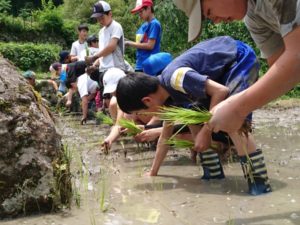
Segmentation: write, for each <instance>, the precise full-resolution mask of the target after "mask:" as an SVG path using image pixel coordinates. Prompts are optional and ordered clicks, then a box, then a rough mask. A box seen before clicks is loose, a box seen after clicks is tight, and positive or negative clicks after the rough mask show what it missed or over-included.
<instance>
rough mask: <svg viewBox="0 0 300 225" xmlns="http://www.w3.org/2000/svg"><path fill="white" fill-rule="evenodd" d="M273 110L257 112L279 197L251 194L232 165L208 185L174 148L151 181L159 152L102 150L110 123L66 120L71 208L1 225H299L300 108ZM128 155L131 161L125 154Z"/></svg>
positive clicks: (258, 133) (62, 122) (127, 146)
mask: <svg viewBox="0 0 300 225" xmlns="http://www.w3.org/2000/svg"><path fill="white" fill-rule="evenodd" d="M284 104H286V103H283V104H280V107H278V106H276V104H275V105H273V106H272V107H269V108H267V109H262V110H258V111H256V112H255V114H254V121H255V124H254V125H255V130H254V134H255V137H256V140H257V144H258V146H259V147H260V148H262V149H263V151H264V156H265V160H266V164H267V168H268V173H269V177H270V179H271V184H272V188H273V192H272V193H270V194H266V195H262V196H256V197H254V196H249V195H248V194H247V193H246V191H247V185H246V181H245V180H244V178H243V173H242V169H241V167H240V165H239V163H225V164H224V169H225V174H226V179H224V180H219V181H209V182H207V181H203V180H201V179H200V177H201V175H202V171H201V170H200V167H199V165H195V164H193V163H192V162H191V160H190V159H189V152H188V150H172V151H170V152H169V154H168V157H167V159H166V160H165V162H164V164H163V166H162V167H161V169H160V172H159V176H157V177H145V176H144V174H145V171H146V170H147V169H149V167H150V165H151V162H152V159H153V156H154V151H153V150H150V149H148V148H146V147H144V148H137V145H136V144H135V143H133V142H130V141H128V139H126V138H125V139H123V141H122V143H120V142H119V143H118V144H114V146H113V149H112V150H111V151H110V154H109V155H105V154H103V152H101V151H100V147H99V145H100V143H101V141H102V140H103V138H104V137H105V135H106V134H107V133H108V127H107V126H106V125H96V124H95V123H94V121H89V122H88V124H87V125H84V126H81V125H79V117H71V116H67V117H62V118H60V119H59V130H60V132H61V134H62V136H63V140H64V144H65V145H67V146H68V148H69V150H70V151H71V152H72V167H71V168H72V174H73V192H74V197H73V205H72V208H71V210H69V209H63V210H62V212H59V213H56V214H50V215H49V214H48V215H37V216H31V217H23V218H18V219H14V220H8V221H2V222H1V224H3V225H14V224H31V225H34V224H36V225H40V224H45V225H88V224H91V225H95V224H105V225H110V224H113V225H119V224H120V225H121V224H122V225H123V224H163V225H169V224H170V225H171V224H172V225H173V224H183V225H185V224H200V225H213V224H229V225H242V224H245V225H285V224H291V225H299V224H300V173H299V171H300V138H299V137H300V117H299V114H300V107H298V106H299V104H296V105H295V104H290V103H288V104H286V105H284ZM123 147H124V148H123ZM124 150H127V151H128V153H127V157H126V158H125V156H124Z"/></svg>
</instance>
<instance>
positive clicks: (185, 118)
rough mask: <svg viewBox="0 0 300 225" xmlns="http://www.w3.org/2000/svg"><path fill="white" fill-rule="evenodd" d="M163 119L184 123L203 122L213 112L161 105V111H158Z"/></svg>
mask: <svg viewBox="0 0 300 225" xmlns="http://www.w3.org/2000/svg"><path fill="white" fill-rule="evenodd" d="M156 115H157V116H159V117H160V118H161V119H162V120H164V121H168V122H171V123H180V124H184V125H192V124H202V123H205V122H208V121H209V120H210V118H211V117H212V114H211V113H210V112H209V111H207V110H201V109H199V108H196V109H185V108H180V107H175V106H172V107H161V110H160V112H158V113H156Z"/></svg>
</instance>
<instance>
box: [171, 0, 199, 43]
mask: <svg viewBox="0 0 300 225" xmlns="http://www.w3.org/2000/svg"><path fill="white" fill-rule="evenodd" d="M200 1H201V0H173V2H174V4H175V5H176V6H177V8H178V9H180V10H182V11H183V12H184V13H185V15H186V16H187V17H188V18H189V35H188V41H193V40H195V39H196V38H197V37H198V36H199V35H200V33H201V25H202V12H201V2H200Z"/></svg>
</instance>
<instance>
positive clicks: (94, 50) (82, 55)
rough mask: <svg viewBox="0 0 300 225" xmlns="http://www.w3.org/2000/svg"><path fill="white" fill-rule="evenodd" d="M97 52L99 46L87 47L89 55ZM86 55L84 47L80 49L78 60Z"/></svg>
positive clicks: (81, 59) (82, 59) (83, 58)
mask: <svg viewBox="0 0 300 225" xmlns="http://www.w3.org/2000/svg"><path fill="white" fill-rule="evenodd" d="M98 52H99V48H94V47H89V55H90V56H93V55H95V54H96V53H98ZM85 57H86V49H84V50H82V51H81V52H80V54H79V61H84V60H85Z"/></svg>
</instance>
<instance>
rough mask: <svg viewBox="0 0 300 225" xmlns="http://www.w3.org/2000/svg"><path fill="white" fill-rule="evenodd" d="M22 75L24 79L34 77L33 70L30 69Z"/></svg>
mask: <svg viewBox="0 0 300 225" xmlns="http://www.w3.org/2000/svg"><path fill="white" fill-rule="evenodd" d="M22 75H23V77H24V78H25V79H34V78H35V72H33V71H31V70H27V71H26V72H24V73H23V74H22Z"/></svg>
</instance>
